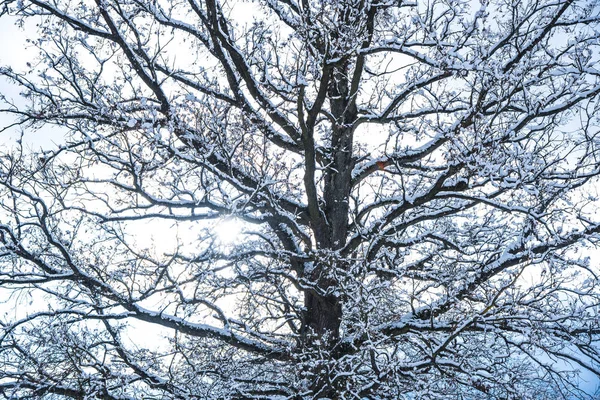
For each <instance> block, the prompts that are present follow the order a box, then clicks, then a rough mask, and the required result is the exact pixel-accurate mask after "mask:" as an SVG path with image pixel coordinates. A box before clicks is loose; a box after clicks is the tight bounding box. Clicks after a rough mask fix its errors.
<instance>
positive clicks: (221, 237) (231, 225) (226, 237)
mask: <svg viewBox="0 0 600 400" xmlns="http://www.w3.org/2000/svg"><path fill="white" fill-rule="evenodd" d="M213 232H214V233H215V238H216V240H217V242H218V243H219V244H221V245H224V246H230V245H232V244H234V243H235V241H236V240H238V239H239V237H240V235H241V233H242V223H241V221H240V220H238V219H237V218H224V219H221V220H219V221H217V222H216V223H215V225H214V226H213Z"/></svg>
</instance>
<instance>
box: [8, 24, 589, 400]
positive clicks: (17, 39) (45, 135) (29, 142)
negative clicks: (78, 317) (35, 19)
mask: <svg viewBox="0 0 600 400" xmlns="http://www.w3.org/2000/svg"><path fill="white" fill-rule="evenodd" d="M15 22H16V19H14V18H7V17H6V16H3V17H2V18H0V66H6V65H10V66H11V67H13V68H14V69H16V70H24V69H26V68H27V62H28V61H31V60H32V59H33V58H34V57H35V54H36V51H35V50H34V49H31V48H29V46H28V44H27V42H26V38H27V37H33V36H34V35H35V34H36V32H35V31H34V29H35V26H34V25H33V24H31V23H30V24H29V25H27V26H26V27H25V29H20V28H19V27H17V26H15ZM30 22H31V21H30ZM0 93H2V94H3V95H5V96H6V97H7V98H8V99H10V100H12V101H15V102H17V103H20V104H24V102H23V99H20V98H19V88H17V87H16V86H15V85H11V84H9V83H8V82H7V81H6V80H4V79H2V78H0ZM0 108H3V105H1V104H0ZM11 121H13V118H11V117H10V116H7V115H4V114H2V113H0V129H1V128H2V127H4V126H6V125H7V124H9V123H10V122H11ZM19 135H20V131H19V129H18V128H12V129H10V130H8V131H4V132H0V148H2V147H4V146H8V147H11V146H13V145H14V143H15V140H16V139H18V137H19ZM61 138H62V135H61V132H60V130H59V129H58V128H48V127H46V128H42V129H40V130H37V131H35V132H25V135H24V137H23V139H24V140H23V145H24V147H25V148H28V149H31V150H39V149H40V148H44V149H48V148H52V147H55V146H56V145H58V144H60V140H61ZM229 228H231V227H227V229H224V232H223V239H224V240H225V241H227V240H228V238H227V237H228V236H229V240H231V234H232V232H231V229H229ZM152 239H154V238H152ZM152 239H149V242H151V241H152ZM593 258H594V257H593V256H592V260H593ZM593 261H594V262H596V263H600V260H593ZM0 307H1V304H0ZM0 311H2V310H1V309H0ZM548 361H549V362H552V360H548ZM580 378H581V381H580V385H581V388H582V389H584V390H585V391H587V392H588V393H591V394H594V393H595V394H597V395H599V396H600V378H598V377H596V376H595V375H594V374H592V373H589V372H586V373H583V374H582V375H581V377H580ZM599 398H600V397H599Z"/></svg>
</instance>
